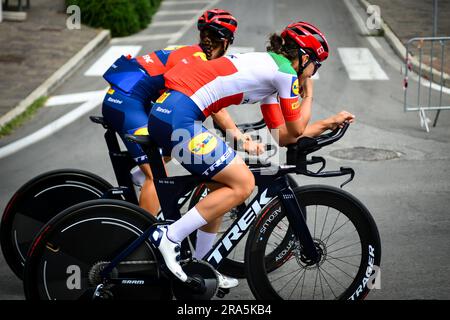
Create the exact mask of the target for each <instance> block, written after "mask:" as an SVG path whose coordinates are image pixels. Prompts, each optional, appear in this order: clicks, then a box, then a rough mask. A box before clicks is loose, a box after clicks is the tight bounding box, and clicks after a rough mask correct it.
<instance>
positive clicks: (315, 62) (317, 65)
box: [303, 56, 322, 75]
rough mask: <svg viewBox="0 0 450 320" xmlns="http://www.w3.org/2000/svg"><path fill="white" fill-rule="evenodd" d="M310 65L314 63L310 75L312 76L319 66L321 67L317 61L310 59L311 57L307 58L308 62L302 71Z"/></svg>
mask: <svg viewBox="0 0 450 320" xmlns="http://www.w3.org/2000/svg"><path fill="white" fill-rule="evenodd" d="M310 63H314V71H313V73H312V75H315V74H316V72H317V70H319V68H320V66H321V65H322V64H321V63H320V62H319V61H317V60H315V59H313V58H311V56H310V57H309V60H308V62H307V63H306V64H305V66H304V67H303V68H304V69H306V67H307V66H308V65H309V64H310Z"/></svg>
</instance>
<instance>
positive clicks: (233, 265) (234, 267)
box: [189, 175, 297, 279]
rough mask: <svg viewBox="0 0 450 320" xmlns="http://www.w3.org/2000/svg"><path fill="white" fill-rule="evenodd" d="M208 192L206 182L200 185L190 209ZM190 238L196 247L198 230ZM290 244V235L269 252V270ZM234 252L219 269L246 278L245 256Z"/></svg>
mask: <svg viewBox="0 0 450 320" xmlns="http://www.w3.org/2000/svg"><path fill="white" fill-rule="evenodd" d="M288 178H289V181H290V184H291V186H292V187H296V186H297V183H296V181H295V180H294V179H293V178H292V177H291V176H289V175H288ZM207 192H208V188H207V186H206V185H205V184H201V185H199V186H198V187H197V188H196V189H195V190H194V192H193V194H192V197H191V200H190V202H189V209H191V208H192V207H193V206H195V205H196V204H197V203H198V202H199V201H200V200H201V199H202V198H204V197H205V195H206V194H207ZM262 212H264V210H262ZM231 219H233V217H229V216H228V217H227V216H224V220H223V221H222V224H223V223H226V222H227V221H228V222H230V221H231ZM189 239H190V241H191V244H192V246H193V248H194V249H195V244H196V239H197V234H196V232H194V233H192V234H190V235H189ZM288 244H289V237H286V238H285V239H283V241H282V242H281V243H280V246H279V247H278V248H275V249H274V250H273V251H272V252H271V253H269V254H268V255H267V261H266V267H267V269H268V270H269V272H270V271H272V270H273V269H275V268H276V263H275V261H274V257H276V256H277V255H278V254H279V253H280V252H282V251H283V250H284V249H285V248H286V247H287V246H288ZM235 250H236V249H235ZM233 252H235V251H232V253H233ZM232 253H230V254H229V255H228V257H226V258H224V259H223V260H222V262H221V264H220V266H219V267H218V270H219V271H220V272H221V273H223V274H226V275H228V276H231V277H234V278H238V279H244V278H246V270H245V260H244V257H242V259H239V260H237V259H234V257H236V255H235V254H232ZM244 255H245V250H244ZM230 256H232V257H230Z"/></svg>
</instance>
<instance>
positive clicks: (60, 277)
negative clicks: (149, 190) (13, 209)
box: [24, 200, 172, 300]
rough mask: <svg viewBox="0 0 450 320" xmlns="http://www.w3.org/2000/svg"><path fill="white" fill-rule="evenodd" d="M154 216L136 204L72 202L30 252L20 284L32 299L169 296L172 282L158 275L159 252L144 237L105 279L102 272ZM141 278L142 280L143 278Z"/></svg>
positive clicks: (27, 296)
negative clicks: (118, 280) (118, 281)
mask: <svg viewBox="0 0 450 320" xmlns="http://www.w3.org/2000/svg"><path fill="white" fill-rule="evenodd" d="M154 222H155V219H154V218H153V217H151V216H150V215H148V214H147V213H146V212H145V211H144V210H142V209H140V208H139V207H137V206H135V205H133V204H129V203H126V202H123V201H117V200H94V201H88V202H84V203H82V204H79V205H75V206H73V207H70V208H69V209H67V210H65V211H64V212H62V213H61V214H59V215H58V216H57V217H55V218H54V219H52V220H51V221H50V222H49V223H48V224H47V225H46V226H45V227H44V228H43V229H42V230H41V232H40V233H39V234H38V235H37V237H36V238H35V240H34V242H33V244H32V248H31V250H30V251H29V255H28V258H27V262H26V265H25V273H24V289H25V296H26V298H27V299H32V300H79V299H81V300H85V299H88V300H90V299H92V298H93V295H94V293H95V292H96V289H99V286H100V287H101V290H97V291H98V292H97V293H98V295H99V296H100V298H107V299H143V300H145V299H170V298H171V296H172V294H171V289H170V288H171V286H170V283H169V281H168V280H165V279H166V278H164V277H163V276H161V274H160V270H159V266H158V261H157V255H156V254H155V252H154V249H153V248H152V246H151V245H150V244H149V243H148V242H147V241H145V242H144V243H143V244H141V245H140V246H139V247H138V248H137V249H136V250H135V251H133V252H132V253H131V254H130V255H129V256H128V257H126V258H125V259H124V260H123V261H121V262H120V263H119V265H118V266H117V267H116V268H115V269H113V271H112V273H111V275H110V277H111V278H113V279H114V278H126V279H136V281H132V280H130V281H125V283H124V282H122V283H123V284H118V285H115V284H111V283H103V282H102V277H101V276H100V272H101V271H102V270H103V269H104V268H105V267H106V265H107V264H108V263H109V262H110V261H111V260H112V259H113V258H114V257H116V256H117V255H118V254H119V253H120V252H121V251H122V250H123V249H125V248H126V247H127V246H128V245H129V244H130V243H132V242H133V241H134V240H135V239H136V238H138V237H139V236H140V235H141V234H142V233H143V232H144V231H145V229H147V228H148V227H150V226H151V225H152V224H153V223H154ZM142 279H144V280H145V284H144V283H143V282H142Z"/></svg>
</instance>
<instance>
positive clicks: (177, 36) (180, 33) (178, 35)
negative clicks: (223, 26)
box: [167, 0, 220, 44]
mask: <svg viewBox="0 0 450 320" xmlns="http://www.w3.org/2000/svg"><path fill="white" fill-rule="evenodd" d="M219 1H220V0H213V1H209V2H208V4H207V5H206V6H204V7H203V8H201V9H199V10H191V11H196V12H194V13H195V15H194V17H193V18H192V19H191V20H190V21H189V23H187V24H185V25H184V27H183V28H181V29H180V30H179V31H178V32H177V33H175V34H174V35H173V36H172V37H171V38H170V39H169V41H168V42H167V43H168V44H174V43H176V42H178V41H179V40H180V39H181V37H182V36H183V35H184V34H185V33H186V32H187V31H188V30H190V29H191V28H192V27H193V26H194V25H195V24H196V23H197V20H198V17H200V16H201V15H202V13H203V12H205V10H207V9H210V8H214V7H216V5H217V3H218V2H219Z"/></svg>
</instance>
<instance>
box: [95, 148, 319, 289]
mask: <svg viewBox="0 0 450 320" xmlns="http://www.w3.org/2000/svg"><path fill="white" fill-rule="evenodd" d="M142 147H143V148H144V151H145V153H146V154H147V155H148V156H149V160H150V163H151V169H152V174H153V177H154V182H155V187H156V191H157V194H158V197H159V200H160V203H161V208H162V211H163V212H164V213H165V219H166V220H178V219H179V218H181V213H180V210H179V206H178V205H177V204H178V200H179V199H180V197H181V196H182V195H183V194H185V193H186V191H187V190H192V189H193V188H194V187H196V186H197V185H199V184H201V183H204V182H207V181H210V180H207V179H206V178H203V177H198V176H192V175H189V176H178V177H167V176H166V174H165V170H164V165H163V162H162V159H161V156H160V153H159V150H158V148H157V147H156V145H154V144H150V145H142ZM251 171H252V173H253V175H254V176H255V182H256V185H257V186H258V193H257V195H256V196H255V197H254V199H253V201H251V202H250V203H249V204H248V205H247V206H246V207H245V208H244V209H242V210H240V212H239V214H238V217H239V218H238V219H237V220H235V221H234V223H233V224H232V225H231V226H230V227H229V228H228V230H227V232H226V233H224V235H223V236H222V238H221V239H220V240H219V241H218V242H216V244H215V245H214V247H213V248H212V249H211V250H210V251H209V252H208V254H207V255H206V257H207V258H206V259H205V260H206V261H207V262H209V263H210V264H211V265H212V266H213V267H214V268H218V266H219V265H220V263H221V261H222V260H223V258H225V257H227V255H228V254H229V253H230V252H231V251H232V250H233V248H234V247H235V246H236V245H237V244H238V243H239V241H240V240H241V239H242V238H243V237H244V236H245V234H246V233H247V232H248V230H249V227H250V226H251V224H252V222H253V221H254V220H255V218H256V217H257V216H258V215H259V214H260V212H261V209H262V208H263V207H264V206H265V205H266V204H268V203H269V202H270V201H271V200H272V199H273V198H275V197H277V196H278V197H279V199H280V200H281V203H282V205H283V207H284V208H285V209H286V216H287V218H288V221H289V224H290V225H291V226H292V229H293V232H294V235H295V236H296V237H297V239H299V241H300V244H301V246H302V249H303V250H304V252H303V254H304V256H306V258H307V259H309V260H312V261H315V259H316V258H317V256H318V253H317V251H316V248H315V245H314V242H313V239H312V237H311V234H310V232H309V230H308V227H307V225H306V221H305V218H304V216H305V213H304V212H303V211H302V209H301V207H300V206H299V204H298V202H297V200H296V197H295V194H294V192H293V190H292V188H291V186H290V183H289V179H288V177H287V174H289V173H295V172H296V166H283V167H279V168H278V170H277V171H276V172H275V171H274V168H271V167H267V168H252V169H251ZM153 230H154V226H151V227H149V228H148V229H147V230H145V231H144V232H143V234H142V235H141V236H139V237H138V238H137V239H136V240H134V241H133V242H132V243H131V244H130V245H128V246H127V247H126V248H125V249H124V250H122V252H121V253H120V254H119V255H117V256H116V257H115V258H114V259H113V260H112V261H111V262H110V263H109V264H108V265H107V266H106V268H105V269H103V271H102V272H101V276H102V277H105V278H106V277H107V275H108V274H110V273H111V271H112V270H113V269H114V268H115V267H116V266H117V265H118V264H119V263H120V262H121V261H122V260H124V259H125V258H126V257H128V256H129V255H130V254H131V253H132V252H133V251H134V250H136V249H137V248H138V247H139V246H140V245H141V244H143V243H144V242H145V241H146V240H147V239H148V237H149V236H150V235H151V233H152V231H153ZM188 250H189V249H188V243H187V240H184V241H183V244H182V252H181V255H182V258H186V257H187V256H188V252H187V251H188ZM117 280H125V281H124V282H123V281H122V282H121V283H125V284H126V282H127V281H126V280H135V279H115V281H117ZM142 281H144V282H145V280H144V279H142Z"/></svg>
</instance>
